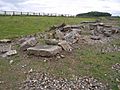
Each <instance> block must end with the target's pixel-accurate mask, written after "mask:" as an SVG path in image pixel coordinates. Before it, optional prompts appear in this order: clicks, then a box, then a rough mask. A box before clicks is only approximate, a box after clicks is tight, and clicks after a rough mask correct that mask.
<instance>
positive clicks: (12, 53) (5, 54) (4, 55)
mask: <svg viewBox="0 0 120 90" xmlns="http://www.w3.org/2000/svg"><path fill="white" fill-rule="evenodd" d="M16 54H17V51H16V50H10V51H8V52H6V53H4V54H3V55H2V57H7V56H12V55H16Z"/></svg>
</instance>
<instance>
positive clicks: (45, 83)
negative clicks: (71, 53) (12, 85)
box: [20, 73, 108, 90]
mask: <svg viewBox="0 0 120 90" xmlns="http://www.w3.org/2000/svg"><path fill="white" fill-rule="evenodd" d="M33 89H34V90H108V89H107V87H106V85H105V84H103V83H101V82H99V81H98V80H96V79H94V78H93V77H77V78H76V79H75V80H68V79H66V78H61V77H55V76H53V75H49V74H45V73H32V74H30V75H28V76H27V79H26V80H25V81H24V82H23V83H22V84H21V87H20V90H33Z"/></svg>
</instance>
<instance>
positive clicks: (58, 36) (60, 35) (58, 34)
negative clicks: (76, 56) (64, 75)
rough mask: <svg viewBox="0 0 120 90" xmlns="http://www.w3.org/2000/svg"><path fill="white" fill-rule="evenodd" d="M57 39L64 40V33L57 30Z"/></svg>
mask: <svg viewBox="0 0 120 90" xmlns="http://www.w3.org/2000/svg"><path fill="white" fill-rule="evenodd" d="M55 38H56V39H59V40H62V39H64V33H62V32H61V31H60V30H56V31H55Z"/></svg>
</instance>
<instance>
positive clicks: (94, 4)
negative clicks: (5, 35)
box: [0, 0, 120, 15]
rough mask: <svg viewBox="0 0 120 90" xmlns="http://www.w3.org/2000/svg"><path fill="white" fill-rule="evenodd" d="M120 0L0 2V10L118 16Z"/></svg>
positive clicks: (8, 0) (11, 0)
mask: <svg viewBox="0 0 120 90" xmlns="http://www.w3.org/2000/svg"><path fill="white" fill-rule="evenodd" d="M119 6H120V0H84V1H83V0H0V10H16V11H32V12H45V13H58V14H59V13H60V14H73V15H75V14H78V13H85V12H89V11H102V12H109V13H112V14H113V15H120V9H119Z"/></svg>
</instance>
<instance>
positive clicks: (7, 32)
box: [0, 16, 95, 38]
mask: <svg viewBox="0 0 120 90" xmlns="http://www.w3.org/2000/svg"><path fill="white" fill-rule="evenodd" d="M85 20H87V21H89V20H95V18H66V17H35V16H0V38H13V37H18V36H20V35H28V34H32V33H36V32H41V31H45V30H46V29H48V28H49V27H50V26H52V25H57V24H61V23H66V24H79V23H80V22H81V21H85Z"/></svg>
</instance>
